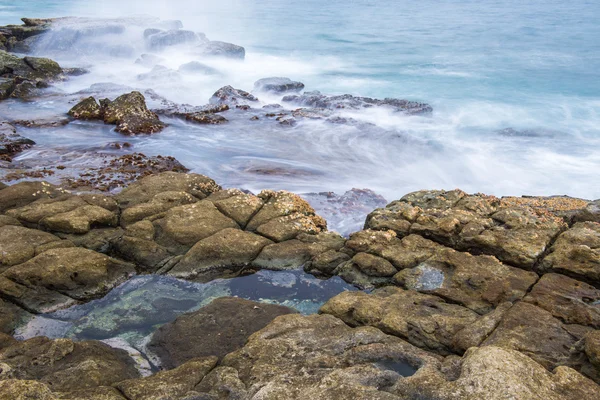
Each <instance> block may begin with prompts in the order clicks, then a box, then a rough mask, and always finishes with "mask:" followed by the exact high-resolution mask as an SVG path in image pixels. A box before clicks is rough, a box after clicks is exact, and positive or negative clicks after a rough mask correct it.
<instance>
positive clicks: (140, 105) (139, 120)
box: [68, 92, 165, 135]
mask: <svg viewBox="0 0 600 400" xmlns="http://www.w3.org/2000/svg"><path fill="white" fill-rule="evenodd" d="M68 114H69V116H71V117H73V118H75V119H84V120H103V121H104V123H105V124H112V125H117V128H116V131H117V132H120V133H123V134H127V135H136V134H139V133H156V132H160V131H162V130H163V129H164V127H165V124H163V123H162V122H161V121H160V120H159V119H158V115H156V114H155V113H154V112H152V111H150V110H148V107H147V106H146V99H145V98H144V95H142V94H141V93H140V92H131V93H128V94H124V95H122V96H119V97H117V98H116V99H115V100H114V101H110V100H108V99H104V100H101V101H100V104H98V103H97V102H96V99H94V98H93V97H88V98H87V99H85V100H83V101H81V102H80V103H78V104H77V105H75V106H74V107H73V108H71V110H69V112H68Z"/></svg>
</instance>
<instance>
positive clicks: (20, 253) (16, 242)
mask: <svg viewBox="0 0 600 400" xmlns="http://www.w3.org/2000/svg"><path fill="white" fill-rule="evenodd" d="M0 243H2V245H1V250H0V272H3V271H4V270H6V269H7V268H8V267H12V266H13V265H17V264H21V263H24V262H25V261H27V260H30V259H32V258H33V257H35V256H37V255H38V254H40V253H42V252H44V251H46V250H49V249H52V248H60V247H72V246H73V243H71V242H67V241H62V240H61V239H60V238H59V237H56V236H54V235H52V234H50V233H47V232H42V231H38V230H35V229H29V228H25V227H22V226H14V225H5V226H3V227H0Z"/></svg>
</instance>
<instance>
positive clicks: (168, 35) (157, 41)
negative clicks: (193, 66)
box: [144, 29, 203, 51]
mask: <svg viewBox="0 0 600 400" xmlns="http://www.w3.org/2000/svg"><path fill="white" fill-rule="evenodd" d="M144 36H146V43H147V45H148V49H149V50H152V51H160V50H164V49H166V48H167V47H171V46H178V45H182V44H190V45H192V44H195V43H199V42H201V41H202V39H203V38H201V37H200V36H198V35H197V34H196V33H195V32H192V31H186V30H183V29H172V30H168V31H160V30H159V31H158V32H156V31H148V30H147V31H146V32H145V33H144Z"/></svg>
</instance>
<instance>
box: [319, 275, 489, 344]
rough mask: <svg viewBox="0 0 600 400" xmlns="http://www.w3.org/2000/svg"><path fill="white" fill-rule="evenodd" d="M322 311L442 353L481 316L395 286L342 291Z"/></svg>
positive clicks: (429, 296) (352, 323) (440, 300)
mask: <svg viewBox="0 0 600 400" xmlns="http://www.w3.org/2000/svg"><path fill="white" fill-rule="evenodd" d="M320 312H322V313H325V314H331V315H333V316H335V317H338V318H340V319H341V320H343V321H344V322H345V323H347V324H349V325H350V326H364V325H369V326H373V327H376V328H378V329H381V330H382V331H384V332H386V333H388V334H391V335H394V336H398V337H400V338H402V339H404V340H407V341H408V342H410V343H412V344H414V345H415V346H418V347H422V348H425V349H428V350H430V351H434V352H437V353H439V354H442V355H447V354H451V353H452V340H453V338H454V335H456V334H457V333H458V332H459V331H461V330H462V329H464V328H465V327H467V326H469V325H472V324H473V323H475V322H476V321H477V320H478V319H479V316H478V315H477V314H476V313H475V312H473V311H471V310H469V309H467V308H464V307H461V306H458V305H455V304H448V303H445V302H444V301H443V300H442V299H440V298H438V297H436V296H431V295H426V294H421V293H417V292H413V291H406V290H402V289H400V288H397V287H393V286H389V287H384V288H381V289H376V290H374V291H373V292H372V293H371V294H366V293H363V292H344V293H341V294H339V295H337V296H335V297H334V298H332V299H330V300H329V301H328V302H327V303H325V305H323V307H321V311H320Z"/></svg>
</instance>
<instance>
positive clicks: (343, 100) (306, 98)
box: [282, 92, 433, 115]
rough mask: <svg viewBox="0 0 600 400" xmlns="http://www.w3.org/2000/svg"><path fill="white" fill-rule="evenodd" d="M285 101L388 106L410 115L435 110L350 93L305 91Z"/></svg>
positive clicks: (354, 107)
mask: <svg viewBox="0 0 600 400" xmlns="http://www.w3.org/2000/svg"><path fill="white" fill-rule="evenodd" d="M282 101H283V102H285V103H293V104H296V105H299V106H303V107H313V108H327V109H331V110H335V109H343V108H345V109H351V110H360V109H365V108H371V107H388V108H390V109H392V110H393V111H396V112H402V113H406V114H409V115H420V114H429V113H431V112H432V111H433V109H432V108H431V106H430V105H429V104H425V103H419V102H415V101H408V100H400V99H384V100H378V99H372V98H369V97H356V96H352V95H349V94H344V95H341V96H326V95H323V94H321V93H320V92H305V93H304V94H302V95H289V96H285V97H284V98H283V100H282Z"/></svg>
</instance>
